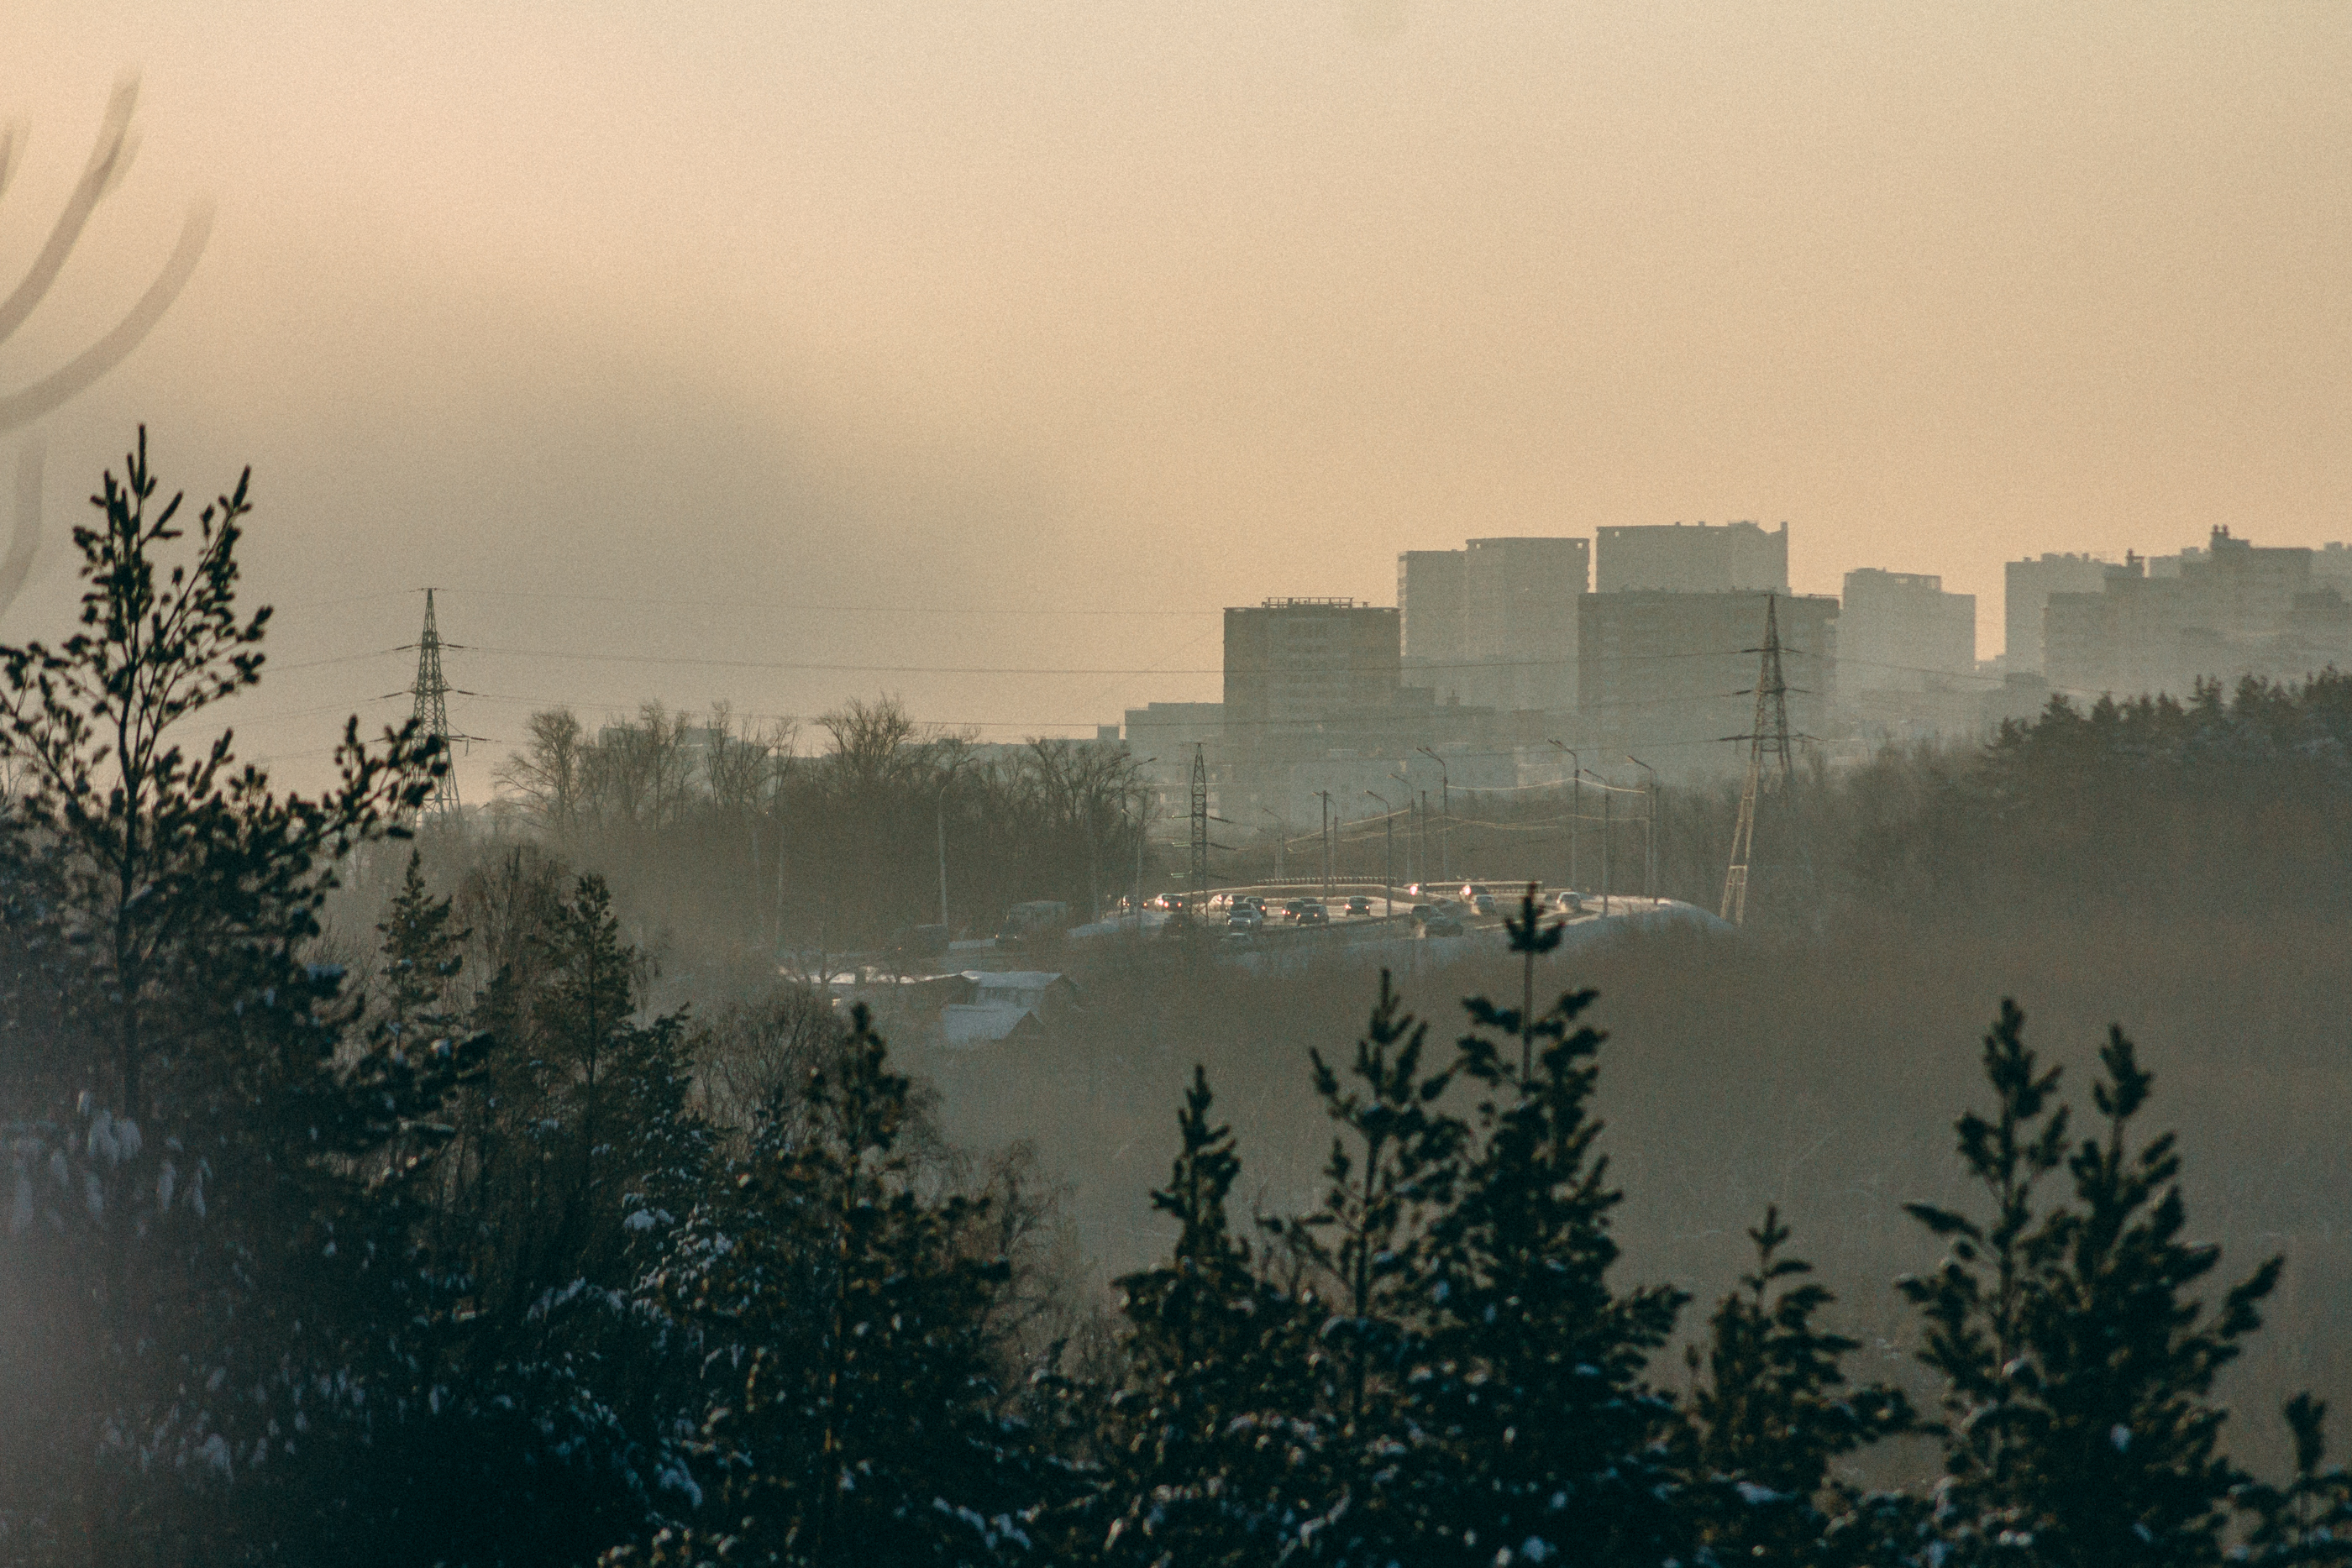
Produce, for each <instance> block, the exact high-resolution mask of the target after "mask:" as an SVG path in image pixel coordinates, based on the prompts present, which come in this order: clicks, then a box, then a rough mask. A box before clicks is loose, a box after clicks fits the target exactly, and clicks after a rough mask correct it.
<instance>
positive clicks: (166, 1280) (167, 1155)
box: [0, 430, 476, 1560]
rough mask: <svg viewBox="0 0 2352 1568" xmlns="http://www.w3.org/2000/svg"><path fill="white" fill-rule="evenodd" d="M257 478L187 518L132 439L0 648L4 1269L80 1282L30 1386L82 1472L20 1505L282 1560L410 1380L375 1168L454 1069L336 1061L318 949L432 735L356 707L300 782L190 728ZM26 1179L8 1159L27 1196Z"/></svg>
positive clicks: (401, 1254)
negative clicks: (11, 1076) (73, 573)
mask: <svg viewBox="0 0 2352 1568" xmlns="http://www.w3.org/2000/svg"><path fill="white" fill-rule="evenodd" d="M248 481H249V476H244V477H240V479H239V480H238V482H237V485H236V487H235V488H234V490H233V491H231V492H230V493H228V494H225V495H223V496H221V497H218V499H217V500H216V501H215V503H214V504H213V505H212V506H211V507H206V508H205V509H204V510H203V511H202V512H201V513H200V514H199V515H198V517H196V518H195V520H194V524H193V525H190V524H188V523H186V522H185V521H184V520H183V519H182V518H181V516H180V505H181V502H180V497H176V496H175V497H172V498H171V499H170V500H168V501H164V502H162V503H160V504H159V503H158V502H157V497H158V495H159V494H160V491H161V486H160V482H159V481H158V480H157V478H156V476H155V475H154V473H153V471H152V468H151V467H150V465H149V464H148V461H147V453H146V435H145V432H144V430H142V431H141V433H140V440H139V445H138V448H137V450H136V451H134V452H133V453H132V454H131V455H130V456H129V458H128V461H127V464H126V467H125V471H124V473H123V475H122V476H121V478H118V477H117V476H115V475H114V474H112V473H111V472H110V473H109V474H108V475H107V476H106V477H105V482H104V485H103V487H102V490H101V493H100V495H99V496H97V497H94V498H93V501H94V505H95V506H96V507H97V508H98V510H99V511H100V514H102V520H101V521H100V522H98V523H96V524H94V525H92V526H89V527H84V528H76V529H75V530H74V535H73V538H74V543H75V546H76V548H77V549H79V552H80V555H81V565H80V573H81V576H82V579H83V580H84V582H85V583H86V585H87V591H85V593H84V595H83V597H82V602H81V613H80V629H79V631H77V632H75V633H74V634H73V635H72V636H70V637H68V639H66V640H65V641H64V642H63V643H60V644H58V645H57V646H55V647H51V646H48V645H46V644H43V643H26V644H22V645H18V646H13V647H8V648H5V649H0V675H5V681H0V752H5V759H6V762H7V764H8V766H9V768H10V771H11V772H12V774H13V775H14V778H15V779H16V786H17V787H16V789H15V791H14V792H13V793H12V794H11V796H10V798H9V800H8V801H7V803H6V804H7V810H6V814H5V824H0V882H5V888H6V894H7V896H6V897H5V899H0V911H5V917H6V918H7V919H8V920H9V922H10V924H11V926H12V932H11V935H12V936H13V937H14V938H15V939H16V942H17V943H18V944H20V950H22V951H24V952H26V953H28V954H30V955H32V956H34V958H35V962H36V966H37V968H36V971H35V973H34V975H33V976H31V977H30V979H31V980H32V982H33V983H34V984H35V985H36V986H37V987H38V988H41V989H44V990H47V991H48V992H49V993H50V997H51V998H52V1000H53V1001H54V1003H55V1015H54V1016H56V1017H57V1018H58V1019H60V1020H61V1022H62V1023H63V1024H64V1025H66V1026H67V1027H61V1028H60V1029H59V1030H58V1031H57V1032H56V1034H55V1035H54V1036H53V1037H52V1038H51V1040H49V1041H48V1044H49V1047H50V1049H51V1051H53V1052H54V1057H53V1060H52V1061H51V1062H50V1063H48V1064H47V1067H46V1068H45V1069H44V1070H43V1071H40V1072H38V1073H37V1074H34V1075H32V1076H31V1077H29V1078H28V1079H26V1080H25V1081H21V1082H14V1083H11V1084H9V1085H8V1088H9V1089H10V1090H11V1091H12V1094H11V1098H12V1099H15V1100H16V1103H15V1104H14V1105H13V1106H11V1108H10V1109H11V1110H12V1111H13V1112H14V1113H16V1114H17V1115H20V1116H23V1117H24V1118H25V1119H26V1120H25V1123H24V1124H22V1125H24V1126H25V1127H26V1130H27V1131H28V1132H29V1133H30V1135H29V1136H26V1137H20V1138H19V1139H17V1140H16V1144H15V1146H14V1148H13V1149H12V1151H11V1152H12V1154H13V1155H15V1156H16V1160H17V1161H18V1162H19V1169H20V1171H22V1172H25V1173H26V1174H29V1173H30V1172H31V1171H32V1170H34V1169H37V1168H43V1167H46V1170H47V1172H48V1173H51V1174H58V1175H64V1176H68V1177H69V1178H71V1180H72V1183H73V1187H74V1190H73V1191H72V1192H71V1194H70V1195H69V1197H68V1200H67V1201H65V1202H62V1203H58V1202H57V1201H56V1198H57V1197H58V1196H60V1194H59V1193H58V1190H57V1189H56V1188H54V1187H53V1188H52V1191H51V1192H50V1193H47V1194H44V1195H43V1197H42V1198H41V1199H40V1200H39V1203H40V1205H41V1206H48V1215H47V1222H45V1223H42V1224H38V1225H36V1224H33V1223H31V1220H32V1218H34V1217H33V1216H31V1215H26V1224H25V1225H24V1226H22V1227H21V1228H19V1230H18V1232H17V1233H16V1234H14V1235H13V1236H12V1238H11V1239H10V1241H9V1243H8V1246H9V1248H10V1249H11V1251H12V1253H13V1254H14V1256H13V1257H12V1259H11V1260H10V1265H9V1266H10V1270H11V1271H12V1272H24V1271H27V1270H29V1271H32V1272H35V1273H38V1274H41V1275H44V1276H49V1277H54V1278H57V1279H58V1280H59V1281H72V1290H73V1294H74V1296H75V1298H76V1300H75V1301H74V1302H73V1304H72V1308H71V1312H70V1314H69V1315H70V1320H71V1321H72V1322H73V1324H74V1332H73V1333H72V1334H71V1335H70V1336H69V1343H72V1344H73V1346H74V1347H75V1357H74V1359H73V1361H72V1362H71V1363H70V1364H68V1365H65V1366H62V1367H58V1368H40V1369H37V1374H36V1376H35V1378H34V1379H33V1381H35V1382H36V1383H37V1384H49V1385H52V1386H54V1387H58V1388H59V1389H60V1390H61V1395H62V1397H63V1398H64V1399H65V1400H67V1401H69V1402H70V1407H58V1408H55V1409H53V1410H52V1411H51V1412H50V1413H49V1414H50V1415H51V1416H52V1417H53V1418H52V1419H50V1420H49V1422H48V1425H49V1427H50V1429H51V1430H52V1431H53V1432H55V1433H56V1435H57V1439H58V1448H60V1449H62V1450H63V1451H64V1452H65V1453H68V1454H70V1455H72V1456H73V1457H74V1459H73V1462H74V1464H75V1466H76V1468H77V1469H79V1472H80V1473H79V1474H75V1475H71V1476H58V1477H54V1478H51V1479H50V1480H48V1481H45V1482H44V1483H42V1484H43V1487H44V1490H46V1491H47V1492H48V1493H49V1494H50V1495H49V1496H48V1497H47V1499H45V1500H44V1501H43V1503H42V1504H41V1508H42V1510H43V1511H46V1512H47V1513H48V1516H49V1517H50V1519H51V1520H52V1521H55V1520H57V1519H58V1516H59V1515H60V1514H63V1513H66V1512H68V1511H70V1512H71V1513H73V1514H75V1515H77V1516H78V1517H75V1518H74V1520H73V1522H72V1524H71V1526H70V1529H71V1531H72V1533H73V1534H75V1535H76V1536H78V1537H79V1539H80V1541H81V1542H82V1543H83V1545H84V1547H85V1548H86V1549H87V1550H88V1551H89V1552H91V1553H93V1554H98V1555H100V1556H105V1557H116V1556H124V1555H127V1554H133V1553H137V1552H142V1551H147V1550H150V1549H152V1548H153V1547H154V1545H155V1543H157V1542H169V1552H170V1555H172V1556H173V1557H175V1558H178V1559H181V1560H194V1559H200V1558H202V1557H204V1556H205V1555H206V1554H207V1553H214V1554H224V1555H225V1554H226V1552H228V1550H229V1547H228V1545H227V1542H229V1541H230V1540H231V1539H233V1538H236V1532H237V1531H240V1530H241V1531H244V1532H245V1535H244V1537H243V1539H244V1540H245V1541H246V1542H247V1543H251V1542H262V1543H264V1544H265V1545H266V1546H267V1547H268V1549H270V1550H282V1551H284V1552H289V1554H291V1555H295V1556H300V1555H302V1554H304V1552H305V1551H306V1550H307V1549H308V1547H309V1546H311V1545H315V1544H316V1543H317V1542H318V1540H319V1536H318V1535H317V1534H316V1533H314V1532H315V1531H321V1530H323V1531H332V1530H333V1529H334V1528H335V1526H336V1524H337V1523H338V1521H340V1520H341V1519H345V1518H348V1517H349V1516H350V1509H351V1508H352V1506H355V1504H353V1503H352V1502H349V1501H345V1500H341V1499H340V1498H339V1500H338V1502H337V1503H336V1504H335V1506H333V1507H331V1508H328V1509H325V1510H323V1511H319V1510H306V1509H305V1508H303V1507H302V1506H301V1503H300V1501H299V1500H300V1499H302V1497H303V1495H304V1494H303V1492H302V1490H301V1488H300V1484H299V1483H300V1480H301V1478H302V1477H304V1476H305V1475H306V1474H312V1475H317V1474H334V1473H336V1470H337V1467H338V1466H339V1465H340V1464H342V1463H344V1462H347V1460H348V1457H349V1455H350V1454H351V1452H352V1448H355V1447H356V1446H358V1445H360V1444H362V1443H363V1442H364V1441H365V1439H366V1435H367V1425H368V1422H369V1420H370V1419H371V1418H372V1413H371V1412H369V1411H368V1410H367V1409H366V1408H365V1400H366V1397H367V1395H368V1392H369V1391H370V1390H371V1389H377V1388H382V1387H383V1386H385V1385H387V1383H388V1382H396V1381H397V1380H398V1379H399V1377H400V1376H401V1375H403V1370H404V1354H405V1347H404V1344H403V1343H402V1333H403V1327H404V1324H405V1323H406V1322H407V1321H408V1319H409V1317H410V1315H411V1312H412V1310H413V1304H412V1301H411V1300H410V1298H409V1296H408V1293H407V1292H408V1287H409V1285H410V1283H411V1282H412V1281H411V1280H410V1278H409V1276H408V1274H407V1272H406V1270H405V1266H404V1265H405V1246H404V1238H403V1236H402V1234H401V1228H400V1225H399V1223H398V1220H397V1218H396V1217H393V1216H390V1215H389V1214H388V1213H387V1212H386V1211H385V1209H384V1208H383V1207H382V1206H379V1205H377V1204H375V1203H374V1202H373V1201H372V1198H371V1196H370V1194H369V1192H368V1173H373V1172H376V1171H380V1170H382V1169H383V1166H384V1163H385V1160H386V1158H387V1154H386V1151H387V1147H388V1145H390V1144H391V1142H392V1141H393V1140H394V1138H395V1137H397V1136H398V1135H399V1130H400V1129H401V1128H402V1127H403V1126H405V1125H410V1124H415V1123H417V1122H420V1121H425V1120H429V1119H431V1118H432V1117H434V1116H435V1115H436V1113H437V1112H438V1111H439V1108H440V1107H441V1105H442V1103H444V1101H445V1100H446V1097H447V1096H448V1095H449V1094H450V1092H452V1091H453V1090H454V1089H455V1087H456V1086H457V1084H458V1083H459V1082H462V1081H463V1080H464V1078H465V1077H466V1076H467V1074H468V1073H469V1072H470V1071H473V1069H474V1067H475V1065H476V1058H475V1055H474V1052H473V1051H472V1050H471V1049H470V1042H464V1041H448V1042H443V1043H442V1044H441V1045H438V1046H436V1047H435V1048H432V1049H428V1050H426V1051H419V1052H416V1053H415V1054H413V1055H411V1056H410V1057H408V1058H407V1059H406V1060H404V1061H401V1062H399V1063H396V1064H394V1063H391V1062H388V1061H386V1060H384V1059H383V1057H382V1056H381V1055H380V1054H379V1053H373V1052H371V1053H365V1054H363V1055H362V1058H361V1060H360V1061H358V1062H357V1063H356V1064H353V1065H351V1066H349V1067H345V1066H343V1065H341V1064H339V1062H338V1060H337V1052H338V1048H339V1047H340V1045H341V1042H342V1040H343V1039H344V1037H345V1033H346V1030H348V1029H349V1027H350V1026H351V1024H352V1021H353V1018H354V1015H355V1013H356V1011H357V1008H356V1004H355V1003H354V1002H353V1000H352V998H350V997H349V996H348V995H347V993H346V991H345V989H344V984H343V981H344V977H343V975H342V973H341V970H340V969H338V968H336V967H333V966H331V965H325V964H320V963H318V962H316V961H315V959H316V953H315V951H314V949H313V948H312V946H311V944H312V943H313V942H314V940H315V939H316V937H317V936H319V934H320V924H319V910H320V906H321V904H323V902H324V901H325V899H326V897H327V895H328V893H329V891H330V890H331V888H332V887H333V886H334V885H335V882H336V872H337V866H338V863H339V862H340V861H341V859H342V857H343V856H344V855H345V854H346V853H347V852H349V851H350V850H352V848H353V847H355V846H356V845H358V844H361V843H363V842H366V841H371V840H374V839H379V838H383V837H389V836H397V834H398V833H399V829H398V827H397V826H396V824H397V821H398V820H399V818H400V816H401V815H402V814H403V813H404V812H405V811H407V810H412V809H413V808H414V807H415V805H416V804H417V803H418V802H419V801H420V800H422V798H423V797H424V795H425V793H426V791H427V790H428V789H429V788H430V776H431V774H432V773H433V772H436V771H437V770H438V769H439V768H440V767H441V766H443V764H442V763H441V761H440V759H439V758H437V756H436V744H435V743H434V742H432V741H430V740H429V739H426V738H425V737H419V736H418V735H417V734H416V733H415V730H414V727H411V728H410V729H409V730H407V731H404V732H403V733H401V734H398V735H394V736H390V737H387V744H386V745H385V746H384V747H382V748H379V749H370V748H369V747H364V746H362V744H361V742H360V740H359V738H358V727H357V722H356V721H355V720H354V721H352V722H351V723H348V724H347V725H346V726H345V727H344V738H343V745H342V746H341V747H340V748H339V751H338V766H339V768H340V772H341V778H340V779H339V780H338V782H337V783H336V784H335V785H334V787H332V788H331V789H330V790H328V791H327V792H326V793H325V794H324V795H322V796H320V797H319V798H317V799H307V798H303V797H299V796H285V795H280V794H278V792H277V791H275V790H274V789H272V788H271V787H270V784H269V781H268V778H267V777H266V776H265V775H264V774H263V773H262V772H261V771H260V770H259V769H258V768H255V767H252V766H249V765H247V766H242V767H240V766H239V765H238V764H237V763H236V758H235V754H234V749H233V747H232V744H231V737H229V736H228V735H227V734H226V733H224V734H221V735H219V736H217V737H214V738H212V739H211V740H209V742H207V743H205V744H204V745H202V746H200V747H198V748H197V749H196V750H195V751H194V753H193V754H191V753H190V752H189V751H187V750H185V749H184V748H183V745H182V738H183V737H184V734H185V731H184V728H182V727H183V726H184V724H185V722H186V721H187V720H189V719H191V718H194V717H195V716H198V715H201V714H203V713H204V712H205V710H206V709H207V708H209V707H210V706H212V705H214V704H215V703H217V702H220V701H222V700H224V699H226V698H227V697H229V696H231V695H235V694H236V693H237V692H239V691H242V690H245V689H247V688H249V687H251V686H253V685H255V684H257V682H258V681H259V679H260V674H261V667H262V654H261V653H260V651H259V645H260V643H261V642H262V640H263V635H264V631H265V628H266V626H267V623H268V610H267V609H266V608H265V609H262V610H259V611H257V612H253V613H252V614H250V615H247V614H245V613H243V612H241V611H240V610H239V608H238V606H237V603H236V586H237V580H238V576H239V571H240V563H239V559H238V549H239V545H240V543H241V541H242V539H243V537H244V528H243V519H244V518H245V517H246V516H247V514H248V513H249V512H250V510H251V505H250V502H249V500H248V497H247V490H248ZM175 558H176V559H175ZM20 978H22V977H20ZM38 1190H39V1189H38V1188H31V1187H29V1185H28V1184H26V1183H23V1182H21V1181H20V1184H19V1186H18V1193H19V1197H20V1211H21V1207H24V1206H23V1204H22V1200H24V1199H26V1198H31V1197H33V1195H34V1193H35V1192H36V1191H38ZM298 1325H299V1328H298ZM46 1396H47V1390H41V1391H39V1392H37V1393H36V1394H35V1395H34V1397H33V1398H32V1399H30V1400H28V1401H27V1402H26V1403H27V1404H28V1405H29V1406H34V1407H37V1406H38V1405H39V1403H40V1401H41V1399H42V1398H44V1397H46ZM298 1415H299V1425H300V1427H301V1431H300V1432H299V1434H298V1433H297V1432H296V1431H295V1430H294V1423H295V1421H296V1417H297V1416H298ZM27 1418H30V1419H40V1418H41V1417H40V1416H28V1417H27ZM319 1495H320V1494H311V1495H310V1500H311V1501H312V1502H315V1501H316V1500H317V1497H318V1496H319ZM327 1495H337V1494H327ZM322 1514H323V1515H324V1517H322Z"/></svg>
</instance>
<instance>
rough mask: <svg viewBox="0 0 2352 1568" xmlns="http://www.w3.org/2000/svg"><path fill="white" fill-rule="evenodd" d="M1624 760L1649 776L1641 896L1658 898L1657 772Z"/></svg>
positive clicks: (1633, 760)
mask: <svg viewBox="0 0 2352 1568" xmlns="http://www.w3.org/2000/svg"><path fill="white" fill-rule="evenodd" d="M1625 760H1626V761H1628V762H1630V763H1632V764H1633V766H1634V767H1636V768H1640V769H1641V770H1642V771H1643V772H1644V773H1646V774H1648V775H1649V776H1650V782H1649V800H1648V801H1647V802H1646V808H1645V809H1646V810H1647V812H1648V814H1647V815H1646V816H1644V817H1643V819H1642V896H1643V898H1655V897H1657V896H1658V890H1657V885H1656V884H1657V880H1658V770H1657V769H1656V768H1653V767H1651V766H1650V765H1649V764H1648V763H1646V762H1644V761H1643V760H1642V759H1641V758H1638V757H1636V756H1634V755H1633V753H1632V752H1630V751H1629V752H1627V753H1626V754H1625Z"/></svg>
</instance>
